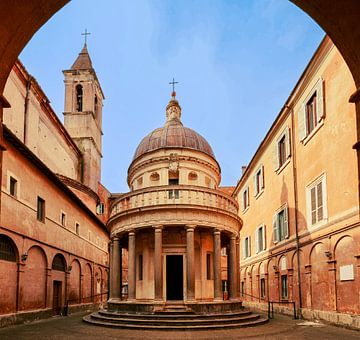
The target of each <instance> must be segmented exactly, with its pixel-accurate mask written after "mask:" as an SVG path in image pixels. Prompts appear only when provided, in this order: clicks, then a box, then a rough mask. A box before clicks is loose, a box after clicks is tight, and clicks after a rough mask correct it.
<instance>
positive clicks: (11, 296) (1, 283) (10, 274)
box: [0, 234, 20, 314]
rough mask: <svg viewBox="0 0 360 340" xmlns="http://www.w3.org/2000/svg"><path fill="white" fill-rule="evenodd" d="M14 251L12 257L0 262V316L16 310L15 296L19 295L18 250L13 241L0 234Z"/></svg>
mask: <svg viewBox="0 0 360 340" xmlns="http://www.w3.org/2000/svg"><path fill="white" fill-rule="evenodd" d="M0 238H3V239H4V240H5V241H6V242H9V245H10V246H11V247H12V250H13V251H14V253H15V254H14V255H15V256H14V257H13V258H11V261H9V260H0V287H1V289H0V314H9V313H13V312H15V311H16V310H17V308H18V306H17V303H16V301H17V296H18V295H19V292H18V289H17V286H18V285H17V281H18V277H17V271H18V267H19V266H20V263H19V250H18V249H19V248H18V247H17V245H16V243H15V241H14V240H13V239H12V238H11V237H10V236H8V235H6V234H0Z"/></svg>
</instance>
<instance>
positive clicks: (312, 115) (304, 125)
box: [298, 78, 325, 143]
mask: <svg viewBox="0 0 360 340" xmlns="http://www.w3.org/2000/svg"><path fill="white" fill-rule="evenodd" d="M323 87H324V82H323V80H322V79H321V78H320V79H319V80H318V81H317V82H316V84H315V85H314V87H313V88H312V89H311V91H309V93H308V95H307V97H306V98H305V100H304V102H303V104H302V107H301V109H300V111H299V113H298V120H299V123H298V130H299V138H300V141H301V142H303V141H304V143H305V141H306V137H308V136H309V135H312V134H313V132H314V131H315V130H317V127H318V126H319V124H320V123H321V122H322V121H323V119H324V118H325V110H324V90H323Z"/></svg>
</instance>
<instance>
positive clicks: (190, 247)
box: [186, 226, 195, 301]
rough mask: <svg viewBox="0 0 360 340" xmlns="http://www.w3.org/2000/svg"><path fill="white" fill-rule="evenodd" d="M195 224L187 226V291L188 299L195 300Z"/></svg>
mask: <svg viewBox="0 0 360 340" xmlns="http://www.w3.org/2000/svg"><path fill="white" fill-rule="evenodd" d="M194 230H195V226H186V291H187V295H186V296H187V300H188V301H192V300H195V265H194V263H195V249H194Z"/></svg>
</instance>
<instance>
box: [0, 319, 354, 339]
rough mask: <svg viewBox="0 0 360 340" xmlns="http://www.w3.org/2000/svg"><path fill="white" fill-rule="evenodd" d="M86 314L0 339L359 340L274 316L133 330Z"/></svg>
mask: <svg viewBox="0 0 360 340" xmlns="http://www.w3.org/2000/svg"><path fill="white" fill-rule="evenodd" d="M83 315H86V313H77V314H73V315H71V316H68V317H56V318H51V319H47V320H42V321H38V322H33V323H31V324H26V325H19V326H12V327H7V328H3V329H0V339H1V340H5V339H16V340H18V339H19V340H21V339H77V340H80V339H101V340H108V339H142V340H145V339H151V340H156V339H171V340H175V339H222V340H225V339H248V338H251V339H282V340H283V339H311V340H316V339H321V340H327V339H336V340H350V339H358V340H359V339H360V331H354V330H349V329H344V328H341V327H335V326H329V325H325V324H322V323H316V322H309V321H305V320H292V319H291V318H288V317H286V316H278V315H276V316H275V319H273V320H271V321H270V322H269V323H267V324H265V325H262V326H257V327H250V328H240V329H232V330H213V331H184V332H173V331H134V330H126V329H113V328H103V327H98V326H92V325H88V324H86V323H84V322H82V316H83Z"/></svg>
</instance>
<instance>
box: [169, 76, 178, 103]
mask: <svg viewBox="0 0 360 340" xmlns="http://www.w3.org/2000/svg"><path fill="white" fill-rule="evenodd" d="M175 84H179V82H178V81H175V79H174V78H173V80H172V81H171V82H170V83H169V85H172V88H173V90H172V93H171V97H173V98H174V99H175V97H176V92H175Z"/></svg>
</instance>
